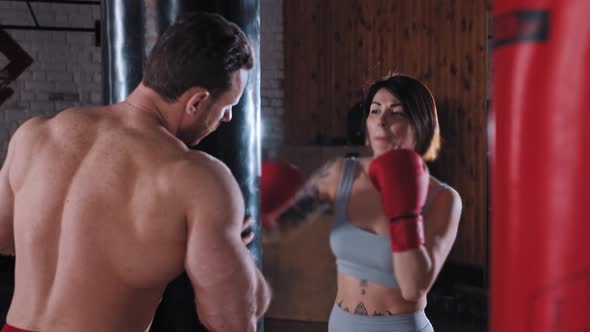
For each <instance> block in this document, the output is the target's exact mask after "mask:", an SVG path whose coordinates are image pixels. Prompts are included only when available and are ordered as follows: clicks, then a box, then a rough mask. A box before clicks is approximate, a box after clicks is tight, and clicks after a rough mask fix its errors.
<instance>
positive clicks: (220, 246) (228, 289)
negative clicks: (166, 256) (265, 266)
mask: <svg viewBox="0 0 590 332" xmlns="http://www.w3.org/2000/svg"><path fill="white" fill-rule="evenodd" d="M199 159H201V160H200V161H199V164H200V166H199V169H197V170H193V172H199V173H195V174H198V176H197V177H196V179H194V180H193V182H194V183H193V186H192V187H193V188H198V189H197V190H192V192H193V195H191V196H192V197H191V198H190V201H192V205H191V206H190V208H189V209H188V213H187V219H188V233H189V234H188V243H187V253H186V259H185V268H186V270H187V272H188V275H189V277H190V279H191V282H192V284H193V287H194V289H195V297H196V304H197V312H198V314H199V318H200V319H201V321H202V322H203V323H204V324H205V326H207V328H208V329H209V330H210V331H229V332H231V331H255V329H256V320H257V319H258V318H259V317H260V316H261V315H262V314H263V313H264V312H265V311H266V309H267V307H268V304H269V302H270V289H269V287H268V284H267V282H266V281H265V280H264V277H263V276H262V274H261V273H260V271H259V270H258V269H257V268H256V266H255V264H254V260H253V259H252V257H251V256H250V253H249V252H248V250H247V249H246V247H245V246H244V243H243V241H242V239H241V236H240V232H241V225H242V222H243V218H244V202H243V197H242V194H241V192H240V190H239V188H238V185H237V183H236V182H235V180H234V178H233V176H232V175H231V173H230V172H229V170H228V169H227V168H226V167H225V166H223V165H222V164H221V163H220V162H218V161H214V160H211V159H208V158H206V157H203V156H202V155H201V156H200V157H199Z"/></svg>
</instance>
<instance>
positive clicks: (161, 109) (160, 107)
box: [124, 83, 180, 135]
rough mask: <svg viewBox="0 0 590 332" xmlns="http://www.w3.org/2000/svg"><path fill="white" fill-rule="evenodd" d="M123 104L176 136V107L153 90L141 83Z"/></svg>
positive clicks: (177, 124) (177, 118) (177, 123)
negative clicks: (151, 119)
mask: <svg viewBox="0 0 590 332" xmlns="http://www.w3.org/2000/svg"><path fill="white" fill-rule="evenodd" d="M124 103H125V104H127V105H129V106H130V107H132V108H133V109H134V110H136V111H139V112H143V113H144V114H146V115H148V116H150V117H152V118H153V119H154V120H155V121H157V123H158V124H159V125H161V126H163V127H164V128H166V130H167V131H169V132H170V133H171V134H172V135H176V133H177V131H178V126H179V122H180V119H179V116H178V115H177V113H178V112H176V107H177V105H174V104H171V103H167V102H166V101H164V100H163V99H162V98H161V97H160V96H159V95H158V94H157V93H156V92H155V91H154V90H152V89H150V88H148V87H146V86H145V85H143V83H140V84H139V86H138V87H137V88H136V89H135V90H133V92H131V94H130V95H129V96H128V97H127V98H126V99H125V101H124Z"/></svg>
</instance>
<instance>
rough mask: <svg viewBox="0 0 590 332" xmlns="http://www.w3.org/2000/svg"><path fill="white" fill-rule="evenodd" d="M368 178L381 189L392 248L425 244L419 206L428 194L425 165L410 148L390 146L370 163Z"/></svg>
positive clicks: (403, 248) (409, 247)
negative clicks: (393, 147)
mask: <svg viewBox="0 0 590 332" xmlns="http://www.w3.org/2000/svg"><path fill="white" fill-rule="evenodd" d="M369 176H370V177H371V182H373V185H375V187H376V188H377V190H378V191H379V192H381V200H382V202H383V208H384V210H385V215H386V216H387V217H388V218H389V220H390V223H389V234H390V240H391V250H392V251H393V252H400V251H406V250H410V249H415V248H418V247H419V246H420V245H422V244H424V230H423V227H422V207H423V206H424V203H425V202H426V195H427V194H428V182H429V176H428V169H427V168H426V165H425V164H424V162H423V161H422V158H420V156H419V155H418V154H417V153H416V152H414V151H412V150H391V151H388V152H386V153H384V154H383V155H381V156H379V157H378V158H375V160H373V161H372V162H371V165H370V166H369Z"/></svg>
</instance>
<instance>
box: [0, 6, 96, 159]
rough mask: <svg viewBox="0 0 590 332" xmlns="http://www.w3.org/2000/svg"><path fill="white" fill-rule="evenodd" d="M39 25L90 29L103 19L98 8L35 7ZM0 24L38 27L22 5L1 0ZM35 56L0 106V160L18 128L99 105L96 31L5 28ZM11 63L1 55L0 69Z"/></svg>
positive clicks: (12, 85) (12, 84)
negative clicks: (40, 118)
mask: <svg viewBox="0 0 590 332" xmlns="http://www.w3.org/2000/svg"><path fill="white" fill-rule="evenodd" d="M31 6H32V8H33V10H34V13H35V15H36V17H37V20H38V22H39V25H40V26H52V27H78V28H92V27H94V22H95V20H98V19H99V18H100V7H99V6H97V5H76V4H74V5H67V4H51V3H31ZM0 23H1V24H4V25H31V26H32V25H34V22H33V19H32V17H31V15H30V14H29V11H28V8H27V6H26V4H25V3H23V2H16V1H8V2H4V1H2V2H0ZM5 31H6V32H7V33H8V34H10V35H11V36H12V38H13V39H15V40H16V41H17V42H18V43H19V44H20V46H21V47H22V48H23V49H24V50H25V51H26V52H27V53H29V55H30V56H31V57H32V58H33V64H32V65H31V66H30V67H29V68H27V70H26V71H25V72H24V73H23V74H21V76H19V78H18V79H17V80H16V81H15V82H13V83H11V85H10V87H11V88H12V89H13V90H14V91H15V92H14V95H12V97H10V98H9V99H8V100H7V101H6V102H4V104H2V105H0V160H4V157H5V155H6V148H7V146H8V140H9V138H10V137H11V136H12V134H13V133H14V131H15V130H16V128H17V127H18V126H19V125H20V124H21V123H23V122H24V121H25V120H27V119H29V118H31V117H33V116H36V115H53V114H55V113H56V112H58V111H61V110H63V109H64V108H67V107H71V106H75V105H88V104H100V102H101V89H102V86H101V79H102V75H101V71H102V68H101V50H100V47H96V46H95V40H94V33H91V32H63V31H33V30H5ZM6 64H7V60H6V58H5V57H3V56H0V68H2V67H4V65H6Z"/></svg>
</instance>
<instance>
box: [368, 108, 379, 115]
mask: <svg viewBox="0 0 590 332" xmlns="http://www.w3.org/2000/svg"><path fill="white" fill-rule="evenodd" d="M370 113H371V114H377V113H379V109H378V108H374V109H372V110H371V112H370Z"/></svg>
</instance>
